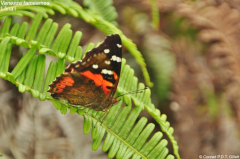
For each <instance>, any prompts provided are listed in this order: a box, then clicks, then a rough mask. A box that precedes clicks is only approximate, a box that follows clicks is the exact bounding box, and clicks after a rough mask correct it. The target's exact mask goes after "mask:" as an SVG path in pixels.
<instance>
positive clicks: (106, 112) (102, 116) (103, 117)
mask: <svg viewBox="0 0 240 159" xmlns="http://www.w3.org/2000/svg"><path fill="white" fill-rule="evenodd" d="M103 112H104V113H103V114H102V115H101V116H100V117H99V118H98V120H97V122H96V124H95V125H94V127H96V125H97V123H98V122H99V120H100V119H101V118H102V123H103V122H104V119H105V118H106V117H107V115H108V113H109V110H108V109H107V110H105V111H103ZM102 123H101V125H102Z"/></svg>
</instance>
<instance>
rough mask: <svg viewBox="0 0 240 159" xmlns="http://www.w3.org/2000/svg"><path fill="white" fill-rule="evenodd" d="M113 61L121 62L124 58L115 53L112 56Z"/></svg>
mask: <svg viewBox="0 0 240 159" xmlns="http://www.w3.org/2000/svg"><path fill="white" fill-rule="evenodd" d="M111 60H112V61H116V62H121V61H122V58H121V57H117V56H116V55H113V56H112V58H111Z"/></svg>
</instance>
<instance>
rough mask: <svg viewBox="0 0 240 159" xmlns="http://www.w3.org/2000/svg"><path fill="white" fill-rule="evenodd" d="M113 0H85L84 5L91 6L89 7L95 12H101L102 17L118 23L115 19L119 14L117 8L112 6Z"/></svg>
mask: <svg viewBox="0 0 240 159" xmlns="http://www.w3.org/2000/svg"><path fill="white" fill-rule="evenodd" d="M112 4H113V1H112V0H84V1H83V5H84V6H86V7H89V9H90V10H91V11H92V12H93V13H97V14H99V15H100V16H101V17H103V18H104V19H105V20H107V21H109V22H111V23H113V24H115V25H116V24H117V22H116V21H114V20H115V19H116V18H117V16H118V14H117V12H116V9H115V8H114V7H113V6H112Z"/></svg>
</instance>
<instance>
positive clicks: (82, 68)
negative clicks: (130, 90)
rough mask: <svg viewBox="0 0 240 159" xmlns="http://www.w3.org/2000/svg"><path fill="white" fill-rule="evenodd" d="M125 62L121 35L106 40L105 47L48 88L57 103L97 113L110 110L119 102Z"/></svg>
mask: <svg viewBox="0 0 240 159" xmlns="http://www.w3.org/2000/svg"><path fill="white" fill-rule="evenodd" d="M121 61H122V42H121V38H120V36H119V35H118V34H114V35H111V36H107V38H106V39H105V40H104V42H103V43H102V44H100V45H99V46H98V47H96V48H94V49H92V50H91V51H89V52H87V54H86V56H85V57H84V59H83V60H81V61H76V62H74V63H72V64H70V65H69V66H68V67H67V68H66V69H65V72H64V73H63V74H61V75H59V76H58V77H57V78H56V79H55V80H54V81H53V82H52V83H51V84H50V85H49V86H50V89H49V90H48V92H50V93H51V96H52V97H53V98H54V99H58V100H66V101H67V102H68V103H70V104H73V105H81V106H83V107H85V108H90V109H93V110H97V111H104V110H108V109H109V108H110V107H111V106H113V105H115V104H116V103H117V102H118V101H119V100H118V99H117V98H116V97H113V95H114V94H115V92H116V89H117V85H118V81H119V77H120V72H121Z"/></svg>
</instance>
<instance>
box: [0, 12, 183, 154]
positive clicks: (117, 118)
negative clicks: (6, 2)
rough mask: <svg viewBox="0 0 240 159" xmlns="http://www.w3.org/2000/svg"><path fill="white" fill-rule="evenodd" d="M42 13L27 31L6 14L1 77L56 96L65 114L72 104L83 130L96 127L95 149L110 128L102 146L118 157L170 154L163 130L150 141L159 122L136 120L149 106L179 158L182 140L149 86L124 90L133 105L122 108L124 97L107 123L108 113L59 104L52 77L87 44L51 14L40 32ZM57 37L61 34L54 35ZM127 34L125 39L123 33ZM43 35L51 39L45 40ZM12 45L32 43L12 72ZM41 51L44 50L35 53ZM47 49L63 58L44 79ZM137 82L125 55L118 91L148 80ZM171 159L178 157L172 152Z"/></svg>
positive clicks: (20, 86)
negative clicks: (81, 119) (100, 120)
mask: <svg viewBox="0 0 240 159" xmlns="http://www.w3.org/2000/svg"><path fill="white" fill-rule="evenodd" d="M43 15H44V14H43V13H41V12H40V13H38V14H37V15H36V16H35V18H34V20H33V22H32V24H31V26H30V28H29V30H28V32H27V28H28V24H27V23H26V22H24V23H22V25H21V26H19V24H15V25H14V26H13V27H12V28H10V25H11V19H10V18H6V19H5V21H4V24H3V27H2V28H1V32H0V41H1V43H0V47H1V50H0V64H1V65H0V77H2V78H4V79H6V80H8V81H10V82H12V83H13V84H15V85H17V86H18V89H19V91H20V92H24V91H28V92H30V93H31V94H32V95H33V96H34V97H36V98H39V99H40V100H45V99H48V100H50V101H52V102H53V104H54V105H55V107H56V109H58V110H60V111H61V113H63V114H66V113H67V108H70V112H71V113H76V112H77V113H78V114H80V115H83V116H84V133H89V132H90V130H91V127H92V138H93V139H94V141H93V150H96V149H97V148H98V147H99V145H100V142H101V141H102V139H103V137H104V135H105V133H107V136H106V140H105V141H104V145H103V150H104V151H107V150H109V157H110V158H111V157H114V156H117V158H130V157H133V158H165V157H166V156H167V155H168V149H167V148H166V145H167V143H168V142H167V141H166V140H165V139H163V140H161V137H162V133H161V132H157V133H155V134H154V135H153V137H152V138H150V139H149V141H148V142H147V139H148V138H149V135H150V134H151V133H152V131H153V129H154V127H155V126H154V124H152V123H150V124H147V119H146V118H141V119H140V120H139V121H138V122H136V120H137V117H138V115H139V113H140V112H141V111H142V110H144V109H145V110H147V111H148V112H149V113H150V114H151V116H152V117H153V118H154V119H155V120H156V121H157V123H158V124H159V125H160V127H161V130H162V131H163V132H165V133H166V134H167V136H168V137H169V139H170V141H171V142H172V145H173V150H174V154H175V156H176V157H177V158H180V157H179V154H178V146H177V143H176V141H175V139H174V137H173V136H172V134H173V128H171V127H170V124H169V122H167V121H166V115H160V111H159V110H158V109H156V108H155V106H154V105H153V104H152V103H151V99H150V94H151V92H150V90H146V91H145V93H141V94H134V95H131V94H130V95H125V96H124V97H123V98H122V102H123V101H124V103H125V104H126V105H128V106H127V107H124V108H123V109H121V104H122V102H120V103H119V104H117V105H116V106H114V107H112V108H111V109H110V112H109V114H108V116H107V117H106V119H105V120H104V122H103V123H102V125H100V123H98V124H97V125H96V128H95V127H94V125H95V123H96V121H97V120H98V118H99V117H100V116H101V115H102V113H103V112H97V111H93V110H89V109H78V108H76V107H72V106H71V105H69V104H67V103H60V102H59V101H57V100H55V99H53V98H52V97H51V96H50V95H49V94H48V93H47V90H48V87H49V86H48V85H49V84H50V83H51V81H53V80H54V78H55V77H56V76H58V75H59V74H61V73H63V71H64V68H65V60H68V61H70V62H73V61H76V60H79V59H81V58H82V48H81V46H78V45H79V42H80V39H81V36H82V33H81V32H76V33H75V34H74V36H73V33H72V30H71V29H70V27H71V25H70V24H66V25H65V26H64V27H63V28H62V29H61V30H60V32H59V33H58V35H56V31H57V29H58V25H57V24H56V23H54V22H53V21H52V20H51V19H47V20H46V21H45V22H44V24H43V26H42V28H41V29H40V31H39V32H38V33H37V30H39V25H40V22H41V21H42V18H43ZM55 36H56V38H55V39H54V37H55ZM72 36H73V37H72ZM122 38H123V39H124V36H123V35H122ZM43 39H46V40H45V41H44V40H43ZM53 40H54V42H53ZM125 41H126V39H125ZM13 44H16V45H19V46H23V47H25V48H29V50H28V51H27V53H26V54H25V55H24V56H23V57H22V59H21V60H20V61H19V63H18V64H17V65H16V67H15V68H14V69H13V71H12V72H11V73H10V72H8V67H9V61H10V55H11V49H12V45H13ZM92 47H94V45H93V44H89V46H88V49H91V48H92ZM36 51H38V52H39V53H40V55H36V54H35V53H36ZM44 54H49V55H53V56H56V57H58V58H59V59H58V62H56V61H52V62H51V63H50V66H49V68H48V72H47V75H46V78H45V81H44V74H45V60H46V57H45V55H44ZM43 81H44V82H43ZM126 81H127V82H126ZM137 85H138V79H137V78H136V77H134V71H133V69H131V68H130V66H129V65H126V60H125V59H123V61H122V72H121V78H120V81H119V86H118V88H117V92H118V93H120V94H123V93H126V92H130V91H132V90H136V89H137V87H138V89H141V88H145V86H144V84H141V83H140V84H139V86H137ZM132 101H133V102H134V103H135V105H136V107H135V108H134V109H133V110H131V108H132V107H131V106H132ZM167 158H174V157H173V156H172V155H168V157H167Z"/></svg>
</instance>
